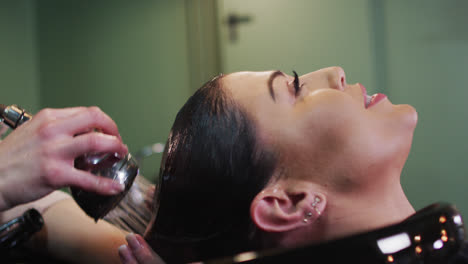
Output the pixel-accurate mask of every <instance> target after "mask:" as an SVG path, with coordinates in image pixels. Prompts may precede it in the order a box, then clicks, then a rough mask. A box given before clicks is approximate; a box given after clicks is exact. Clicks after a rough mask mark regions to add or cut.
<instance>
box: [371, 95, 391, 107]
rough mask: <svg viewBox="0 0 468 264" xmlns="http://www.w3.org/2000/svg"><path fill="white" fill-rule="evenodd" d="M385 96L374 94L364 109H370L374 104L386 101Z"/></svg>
mask: <svg viewBox="0 0 468 264" xmlns="http://www.w3.org/2000/svg"><path fill="white" fill-rule="evenodd" d="M386 98H387V96H386V95H385V94H381V93H377V94H374V95H372V97H371V99H370V103H369V104H368V105H367V107H366V108H369V107H372V106H374V105H376V104H378V103H379V102H380V101H382V100H384V99H386Z"/></svg>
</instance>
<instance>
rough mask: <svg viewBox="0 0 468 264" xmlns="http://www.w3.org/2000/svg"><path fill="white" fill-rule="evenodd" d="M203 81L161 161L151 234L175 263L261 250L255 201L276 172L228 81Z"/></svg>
mask: <svg viewBox="0 0 468 264" xmlns="http://www.w3.org/2000/svg"><path fill="white" fill-rule="evenodd" d="M221 78H222V77H218V78H215V79H213V80H211V81H209V82H207V83H206V84H204V85H203V86H202V87H201V88H200V89H199V90H197V91H196V92H195V94H194V95H193V96H191V97H190V98H189V100H188V101H187V102H186V103H185V105H184V106H183V107H182V109H181V110H180V111H179V113H178V114H177V117H176V119H175V121H174V124H173V126H172V129H171V132H170V135H169V138H168V141H167V144H166V149H165V152H164V155H163V159H162V161H161V169H160V174H159V184H158V187H157V188H158V192H157V193H156V195H155V200H154V201H155V206H156V208H157V209H156V208H155V210H157V213H156V214H155V215H156V216H155V217H153V220H152V223H151V224H150V228H149V229H148V230H147V232H146V234H145V238H146V240H147V241H148V242H149V244H150V245H151V246H152V248H153V249H154V250H155V251H156V252H157V253H158V254H159V255H160V256H161V257H162V258H163V259H164V260H165V261H167V262H168V263H182V262H185V263H186V262H192V261H198V260H204V259H205V260H206V259H212V258H217V257H222V256H229V255H233V254H235V253H238V252H242V251H246V250H253V249H260V248H261V247H262V243H261V239H259V238H258V237H259V236H258V234H259V233H260V232H258V230H256V228H255V225H254V224H253V222H252V220H251V218H250V204H251V202H252V200H253V199H254V197H255V196H256V195H257V194H258V193H259V192H260V191H261V190H262V189H263V188H264V187H265V185H266V184H267V183H268V181H269V180H270V178H271V176H272V174H273V171H274V169H275V164H276V158H275V155H274V154H273V152H272V151H269V150H267V148H266V147H265V146H260V145H259V142H258V140H257V138H256V131H255V126H254V123H253V122H252V120H251V119H250V118H249V116H248V115H247V114H246V112H244V111H243V110H242V108H241V107H240V106H239V105H238V104H237V103H236V102H235V101H234V100H233V99H232V97H231V96H230V93H229V91H228V90H227V89H223V88H222V87H221V86H222V85H221V81H220V80H221Z"/></svg>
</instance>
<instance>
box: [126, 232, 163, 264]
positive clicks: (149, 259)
mask: <svg viewBox="0 0 468 264" xmlns="http://www.w3.org/2000/svg"><path fill="white" fill-rule="evenodd" d="M125 239H126V240H127V242H128V246H129V248H130V250H131V251H132V254H133V256H134V257H135V258H136V259H137V261H138V263H140V264H164V261H163V260H162V259H161V258H160V257H159V256H158V255H157V254H156V253H154V252H153V250H152V249H151V248H150V247H149V246H148V244H147V243H146V241H145V240H144V239H143V237H141V236H140V235H135V234H128V235H127V236H126V237H125Z"/></svg>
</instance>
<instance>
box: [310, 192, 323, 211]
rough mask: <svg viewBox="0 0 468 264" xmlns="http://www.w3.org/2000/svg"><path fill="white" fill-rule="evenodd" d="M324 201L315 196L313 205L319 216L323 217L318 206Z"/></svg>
mask: <svg viewBox="0 0 468 264" xmlns="http://www.w3.org/2000/svg"><path fill="white" fill-rule="evenodd" d="M321 201H322V200H321V199H320V197H318V196H315V200H314V202H313V203H312V208H314V210H315V211H316V212H317V214H318V215H321V214H322V213H321V212H320V211H319V209H317V204H318V203H320V202H321Z"/></svg>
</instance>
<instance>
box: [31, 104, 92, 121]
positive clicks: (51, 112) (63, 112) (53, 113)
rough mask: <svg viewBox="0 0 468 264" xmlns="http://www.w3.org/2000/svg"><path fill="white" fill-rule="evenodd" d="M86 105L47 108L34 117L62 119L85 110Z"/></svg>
mask: <svg viewBox="0 0 468 264" xmlns="http://www.w3.org/2000/svg"><path fill="white" fill-rule="evenodd" d="M85 109H86V107H83V106H79V107H68V108H57V109H54V108H45V109H42V110H41V111H39V112H38V113H37V114H35V115H34V119H44V118H45V119H60V118H67V117H70V116H71V115H74V114H76V113H78V112H80V111H85Z"/></svg>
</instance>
